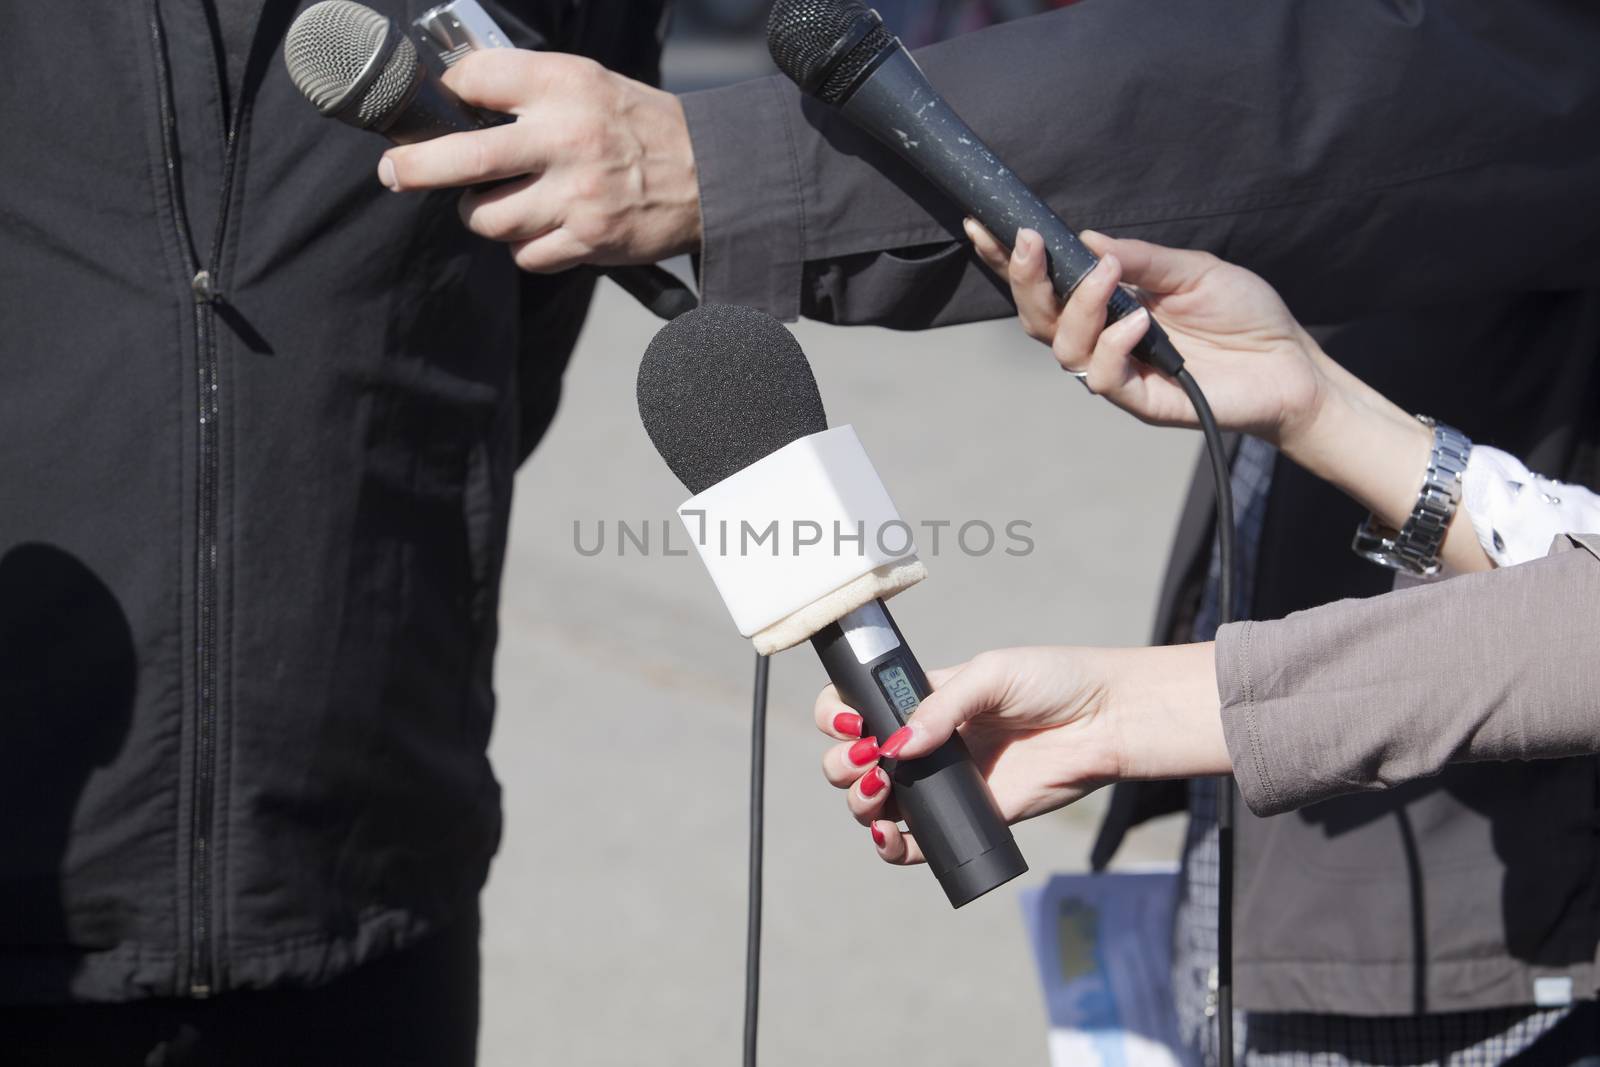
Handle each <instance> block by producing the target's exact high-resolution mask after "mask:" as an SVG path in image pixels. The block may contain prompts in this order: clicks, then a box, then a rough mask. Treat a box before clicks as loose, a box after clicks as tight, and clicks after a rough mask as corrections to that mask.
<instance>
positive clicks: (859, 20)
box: [767, 0, 894, 105]
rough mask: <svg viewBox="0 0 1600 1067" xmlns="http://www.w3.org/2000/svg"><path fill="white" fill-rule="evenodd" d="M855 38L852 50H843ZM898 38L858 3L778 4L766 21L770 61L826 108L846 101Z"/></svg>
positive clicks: (793, 0) (805, 0)
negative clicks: (871, 65) (814, 96)
mask: <svg viewBox="0 0 1600 1067" xmlns="http://www.w3.org/2000/svg"><path fill="white" fill-rule="evenodd" d="M852 36H856V37H859V39H858V40H856V41H855V43H854V44H853V45H851V46H850V47H847V48H843V49H842V50H841V47H840V46H841V45H842V44H844V43H845V42H846V41H847V39H849V38H850V37H852ZM893 43H894V36H893V35H892V34H891V33H890V32H889V31H888V30H886V29H884V27H883V23H882V21H881V20H879V18H878V17H877V15H876V14H875V13H874V12H873V11H872V9H871V8H869V7H867V5H865V4H863V3H860V2H859V0H777V2H776V3H774V4H773V5H772V13H771V14H770V15H768V17H767V51H768V52H770V53H772V62H773V63H775V64H776V65H777V67H778V69H779V70H781V71H783V73H784V74H785V75H787V76H788V78H789V80H790V81H792V82H794V83H795V84H796V85H798V86H800V87H801V88H802V89H804V90H806V91H807V92H809V93H814V94H815V95H816V97H817V98H818V99H819V100H821V101H822V102H823V103H825V104H829V105H836V104H838V103H839V102H840V101H842V100H843V99H844V97H845V95H846V94H847V93H848V92H849V90H850V87H851V86H852V85H854V84H855V82H856V79H857V78H859V77H860V76H861V73H862V71H864V70H866V68H867V66H868V64H870V63H871V62H872V61H873V60H874V59H876V58H877V57H878V56H879V55H881V54H882V53H883V51H884V49H886V48H888V47H890V46H891V45H892V44H893Z"/></svg>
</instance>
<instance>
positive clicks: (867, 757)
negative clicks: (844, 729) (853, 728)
mask: <svg viewBox="0 0 1600 1067" xmlns="http://www.w3.org/2000/svg"><path fill="white" fill-rule="evenodd" d="M845 758H846V759H848V760H849V761H850V766H852V767H870V766H871V765H872V762H873V761H874V760H876V759H877V758H878V740H877V738H874V737H863V738H862V739H861V740H859V741H857V742H856V743H855V744H853V745H851V746H850V747H849V748H847V749H845Z"/></svg>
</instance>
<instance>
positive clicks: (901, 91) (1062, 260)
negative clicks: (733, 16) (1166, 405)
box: [767, 0, 1183, 376]
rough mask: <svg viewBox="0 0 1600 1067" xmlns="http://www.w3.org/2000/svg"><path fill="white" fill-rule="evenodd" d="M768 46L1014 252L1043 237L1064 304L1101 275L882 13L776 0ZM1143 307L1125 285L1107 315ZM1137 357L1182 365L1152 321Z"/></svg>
mask: <svg viewBox="0 0 1600 1067" xmlns="http://www.w3.org/2000/svg"><path fill="white" fill-rule="evenodd" d="M767 46H768V48H769V50H770V51H771V53H772V58H773V61H774V62H775V63H776V64H777V65H778V69H779V70H781V71H783V73H784V74H786V75H787V76H788V77H789V78H790V79H791V80H792V81H794V82H795V84H797V85H798V86H799V87H800V89H801V90H802V91H803V92H805V93H807V94H809V95H812V96H815V97H816V98H817V99H819V100H821V101H822V102H823V103H825V104H828V105H830V106H832V107H836V108H838V110H839V111H840V112H841V113H843V114H844V115H845V117H847V118H848V119H850V121H851V122H853V123H855V125H856V126H858V127H860V128H861V129H862V130H864V131H865V132H867V133H869V134H871V135H872V136H873V137H875V138H876V139H877V140H878V141H880V142H882V143H883V144H884V145H885V146H886V147H887V148H889V149H890V150H891V151H893V152H894V153H895V154H896V155H898V156H899V157H900V158H901V159H904V160H905V161H906V162H907V163H909V164H911V166H912V167H914V168H916V170H917V171H918V172H919V173H920V174H922V175H923V176H924V177H925V178H927V179H928V180H929V181H930V182H932V183H933V184H934V185H935V186H936V187H937V188H938V189H939V190H940V191H941V192H942V193H944V194H945V195H946V196H947V197H949V198H950V199H951V200H953V201H954V202H955V203H957V204H958V205H960V206H961V208H962V209H963V210H964V211H966V213H967V214H969V215H971V216H972V217H973V218H975V219H977V220H978V221H979V222H980V223H982V224H983V226H984V228H985V229H987V230H988V231H989V232H990V233H992V234H994V235H995V237H996V238H998V239H999V240H1000V241H1001V242H1002V243H1003V244H1004V245H1005V246H1006V247H1008V248H1010V247H1012V246H1014V245H1015V244H1016V240H1017V231H1018V230H1019V229H1023V228H1027V229H1031V230H1035V231H1037V232H1038V233H1039V235H1040V236H1041V237H1042V238H1043V239H1044V246H1045V251H1046V253H1047V255H1048V260H1049V271H1050V280H1051V282H1052V284H1053V285H1054V287H1055V291H1056V293H1057V294H1058V295H1060V296H1061V298H1062V299H1066V298H1067V297H1068V296H1070V295H1071V293H1072V290H1073V289H1075V288H1077V286H1078V283H1079V282H1080V281H1082V280H1083V277H1084V275H1086V274H1088V273H1089V271H1091V270H1093V269H1094V265H1095V264H1096V263H1097V262H1098V260H1097V259H1096V258H1095V256H1094V253H1092V252H1090V251H1089V250H1088V249H1087V248H1086V247H1084V244H1083V242H1082V241H1080V240H1078V235H1077V234H1076V233H1074V232H1073V231H1072V229H1071V227H1069V226H1068V225H1067V224H1066V223H1065V222H1063V221H1062V220H1061V219H1060V217H1059V216H1057V215H1056V213H1055V212H1053V211H1051V210H1050V206H1049V205H1048V204H1046V203H1045V202H1044V201H1043V200H1041V199H1040V198H1039V196H1038V195H1037V194H1035V193H1034V192H1033V190H1031V189H1029V188H1028V187H1027V185H1025V184H1024V183H1023V182H1022V180H1021V179H1020V178H1018V177H1017V176H1016V174H1014V173H1013V172H1012V171H1011V169H1010V168H1009V167H1007V166H1006V165H1005V164H1004V163H1003V162H1001V161H1000V159H999V157H997V156H996V155H995V154H994V152H993V151H991V150H990V148H989V147H988V146H987V145H986V144H984V143H983V140H982V138H980V137H979V136H978V135H977V134H976V133H974V132H973V131H972V128H971V127H970V126H968V125H967V124H966V123H965V122H964V121H962V119H961V116H960V115H958V114H956V112H955V109H954V108H952V107H951V106H950V105H949V103H947V102H946V101H945V99H944V97H942V96H940V95H939V93H938V91H937V90H935V89H934V87H933V86H932V84H930V83H929V81H928V79H927V76H926V75H924V74H923V73H922V69H921V68H920V67H918V66H917V63H916V60H914V59H912V57H911V53H909V52H907V51H906V49H905V47H904V46H903V45H902V44H901V43H900V40H899V39H898V38H897V37H895V36H894V35H893V34H891V33H890V32H889V31H888V30H887V29H885V28H884V26H883V21H882V19H880V18H879V17H878V13H877V12H876V11H872V10H870V9H868V8H867V7H865V6H863V5H862V4H860V3H858V2H856V0H778V2H777V3H776V4H774V5H773V8H772V15H771V18H770V20H769V21H768V24H767ZM1138 308H1139V303H1138V301H1136V300H1135V299H1134V298H1133V297H1132V296H1131V295H1130V294H1129V293H1128V292H1127V291H1126V290H1123V289H1120V288H1119V289H1118V290H1117V291H1116V292H1115V293H1113V294H1112V297H1111V300H1110V302H1109V304H1108V309H1107V312H1108V315H1109V316H1110V318H1111V319H1113V320H1115V319H1120V318H1122V317H1124V316H1126V315H1131V314H1132V313H1133V312H1135V311H1137V310H1138ZM1134 355H1136V356H1138V357H1139V358H1140V359H1142V360H1144V361H1145V362H1146V363H1148V364H1150V365H1151V366H1152V367H1154V368H1156V369H1157V370H1159V371H1161V372H1162V373H1163V374H1167V375H1169V376H1170V375H1175V374H1177V372H1178V370H1179V368H1181V367H1182V366H1183V357H1182V356H1181V355H1179V354H1178V351H1177V349H1175V348H1173V347H1172V342H1171V340H1170V339H1169V338H1168V337H1167V335H1166V333H1165V331H1163V330H1162V329H1161V327H1160V326H1159V325H1157V324H1156V323H1155V322H1154V321H1153V320H1152V321H1151V323H1150V328H1149V330H1148V331H1146V333H1145V335H1144V337H1143V338H1142V339H1141V340H1140V341H1139V344H1138V345H1137V346H1136V347H1135V349H1134Z"/></svg>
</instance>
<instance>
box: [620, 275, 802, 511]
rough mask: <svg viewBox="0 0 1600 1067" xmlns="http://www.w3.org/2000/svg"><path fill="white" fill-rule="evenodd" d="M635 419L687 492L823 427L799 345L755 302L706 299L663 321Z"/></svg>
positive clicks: (645, 364) (645, 363)
mask: <svg viewBox="0 0 1600 1067" xmlns="http://www.w3.org/2000/svg"><path fill="white" fill-rule="evenodd" d="M638 399H639V418H640V419H642V420H643V421H644V428H645V432H646V433H648V434H649V435H650V441H651V443H652V444H654V445H655V446H656V451H657V452H660V453H661V458H662V459H664V460H666V461H667V466H668V467H670V468H672V473H673V474H676V475H677V476H678V480H679V481H681V482H682V483H683V484H684V485H685V486H686V487H687V488H688V489H689V491H690V492H691V493H699V492H701V491H703V490H705V489H707V488H709V487H711V486H713V485H715V484H716V483H717V482H720V481H722V480H723V479H724V478H726V477H728V476H729V475H732V474H736V473H738V472H739V471H741V470H743V469H744V468H746V467H748V466H750V464H752V463H754V462H755V461H756V460H758V459H761V458H763V457H764V456H767V455H770V454H771V453H773V452H776V451H777V450H778V449H780V448H782V447H783V446H784V445H786V444H788V443H789V442H791V441H796V440H799V439H800V438H802V437H808V436H810V435H811V434H814V433H820V432H821V431H823V430H826V429H827V428H828V415H827V413H826V412H825V411H824V410H823V408H822V395H821V394H820V393H818V392H817V379H816V377H815V376H813V375H812V373H811V364H810V363H809V362H808V361H807V360H806V354H805V353H804V352H802V351H801V350H800V343H799V342H798V341H796V340H795V339H794V335H793V334H791V333H790V332H789V331H788V330H787V329H786V328H785V327H784V325H783V323H781V322H779V321H778V320H777V319H775V318H773V317H772V316H770V315H765V314H763V313H761V312H759V311H757V310H755V309H754V308H747V307H737V306H734V305H731V304H706V305H702V306H701V307H698V308H696V309H694V310H693V311H690V312H687V313H685V314H683V315H680V316H678V317H677V318H676V319H673V320H672V321H671V322H669V323H667V324H666V325H665V326H663V327H662V328H661V330H660V331H659V332H658V333H657V334H656V335H655V338H654V339H653V340H651V342H650V346H649V347H648V348H646V349H645V353H644V359H643V360H642V361H641V362H640V363H639V383H638Z"/></svg>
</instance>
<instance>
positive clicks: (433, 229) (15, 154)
mask: <svg viewBox="0 0 1600 1067" xmlns="http://www.w3.org/2000/svg"><path fill="white" fill-rule="evenodd" d="M369 2H371V0H369ZM298 6H299V5H297V4H295V3H292V2H289V3H286V2H278V0H266V2H265V3H261V2H259V0H257V2H250V3H244V2H227V3H218V4H215V5H214V6H213V5H210V4H206V3H202V2H201V0H132V2H128V3H120V4H105V5H97V6H96V7H95V10H94V12H93V14H92V16H91V15H90V14H88V13H87V12H79V11H77V10H76V9H71V10H69V9H65V8H61V7H60V6H59V5H49V4H31V5H24V6H20V7H17V8H15V9H14V10H11V11H9V12H8V13H7V15H6V20H5V21H6V32H7V38H8V41H7V43H8V52H9V53H10V57H9V59H8V60H7V63H6V71H5V74H4V76H3V77H4V81H5V89H4V91H3V92H0V131H3V132H4V137H5V148H4V149H3V150H0V1001H10V1002H15V1001H25V1000H33V1001H39V1000H61V999H91V1000H121V999H130V998H138V997H145V996H153V995H203V994H205V993H207V992H219V991H224V990H231V989H241V988H260V987H266V986H273V985H283V984H314V983H317V982H320V981H322V980H325V979H327V978H329V977H331V976H333V975H335V974H337V973H339V972H341V971H343V970H345V969H347V968H349V967H352V966H354V965H357V964H359V963H361V962H362V961H363V960H366V959H369V958H371V957H374V956H376V955H378V954H380V953H383V952H386V951H388V950H391V949H394V948H396V947H398V946H403V945H406V944H408V943H409V942H411V941H413V940H415V939H416V938H418V937H420V936H421V935H423V934H425V933H427V932H428V931H430V930H432V929H434V928H436V927H438V926H440V925H442V924H445V923H448V922H449V921H451V919H452V918H453V917H454V916H457V915H460V914H463V913H464V912H466V911H468V910H469V909H471V908H472V907H473V906H474V901H475V895H476V893H477V891H478V889H479V887H480V886H481V884H482V882H483V879H484V876H485V873H486V870H487V865H488V861H489V857H490V854H491V853H492V852H493V851H494V848H495V844H496V841H497V838H498V836H499V832H500V816H499V793H498V787H497V785H496V783H495V780H494V778H493V776H492V774H491V773H490V769H489V765H488V762H487V760H486V758H485V747H486V744H487V741H488V736H489V725H490V718H491V715H492V711H493V695H492V693H491V691H490V662H491V657H492V653H493V650H494V642H495V609H496V599H497V583H498V578H499V573H500V566H501V558H502V553H503V548H504V544H505V535H506V522H507V515H508V510H509V497H510V488H511V478H512V473H513V470H514V469H515V467H516V465H517V463H518V461H519V460H520V459H521V458H522V456H524V455H525V454H526V453H527V451H528V449H529V448H531V447H532V444H533V442H534V441H535V440H537V438H538V435H539V434H540V432H541V431H542V429H543V427H544V425H545V423H546V422H547V421H548V418H549V415H550V412H551V410H552V408H553V405H554V402H555V396H556V391H557V386H558V382H559V376H560V372H561V368H562V365H563V363H564V361H565V359H566V357H567V355H568V352H569V351H570V349H571V346H572V343H573V341H574V339H575V337H576V333H577V329H578V327H579V325H580V323H581V321H582V316H583V313H584V310H585V308H586V306H587V302H588V297H589V292H590V288H591V286H592V279H590V278H589V277H587V276H584V275H581V274H572V275H565V276H559V277H555V278H532V277H528V276H525V275H522V274H520V273H519V272H517V271H516V270H515V269H514V268H513V265H512V263H511V261H510V258H509V257H508V256H507V254H506V252H505V250H504V249H503V248H501V247H499V246H496V245H492V244H489V243H487V242H484V241H480V240H478V239H476V238H474V237H472V236H471V235H470V234H468V233H467V232H466V231H465V230H464V228H463V227H462V226H461V225H460V223H459V221H458V220H457V218H456V212H455V199H456V197H455V195H454V194H453V193H438V194H430V195H401V196H396V195H392V194H390V193H388V192H386V191H385V190H384V189H383V188H382V187H381V186H380V185H379V184H378V182H377V181H376V178H375V177H374V168H375V166H376V163H377V158H378V155H379V153H380V152H381V151H382V149H383V148H384V144H383V142H382V141H381V139H379V138H377V137H375V136H373V135H371V134H367V133H363V132H360V131H357V130H353V129H349V128H347V127H344V126H341V125H339V124H337V123H335V122H332V121H327V120H324V119H321V118H319V117H318V116H317V114H316V113H315V111H314V110H313V109H312V108H311V107H310V106H309V105H308V104H307V103H306V102H305V101H304V100H303V99H302V98H301V97H300V95H299V94H298V93H297V92H296V91H295V89H294V87H293V86H292V85H291V84H290V81H289V79H288V77H287V75H286V74H285V71H284V68H283V63H282V60H281V47H282V39H283V35H284V32H285V30H286V28H287V26H288V25H289V22H290V21H291V20H292V18H293V16H294V15H295V13H296V8H297V7H298ZM374 6H377V7H379V8H381V9H384V10H385V11H387V12H388V13H390V14H393V15H396V16H398V17H406V18H409V17H411V16H414V15H415V14H417V13H420V11H421V10H422V9H423V8H425V7H427V6H429V5H428V4H426V3H422V2H420V0H413V2H405V0H389V2H381V3H376V4H375V5H374ZM489 6H490V7H491V8H492V9H493V11H494V14H495V15H496V17H497V18H499V19H500V20H501V21H502V22H503V24H504V25H505V26H506V27H507V29H508V30H510V31H511V32H512V34H513V36H514V37H516V38H517V39H518V40H519V41H521V42H524V43H527V42H531V41H532V40H533V37H532V34H533V33H534V32H537V33H539V34H540V35H542V36H543V37H544V38H545V39H546V40H548V41H549V42H550V43H551V44H552V45H553V46H555V47H560V48H563V49H567V50H572V51H583V52H587V53H588V54H591V55H594V56H596V57H597V58H600V59H601V60H603V61H609V62H611V63H612V64H613V65H615V66H618V67H620V68H621V69H623V70H625V71H626V72H627V73H630V74H633V75H635V76H641V77H646V78H649V77H653V76H654V68H655V65H656V60H657V52H658V49H659V41H658V38H657V30H658V25H659V22H660V19H659V14H660V12H659V5H649V4H645V5H641V4H639V3H636V2H634V3H628V4H626V5H622V4H620V3H618V4H609V5H608V4H605V3H602V2H600V0H594V2H590V3H586V4H585V3H571V2H567V0H547V2H536V0H530V2H527V3H521V4H502V5H496V4H490V5H489ZM646 9H651V10H646ZM214 20H216V22H217V25H218V26H219V27H220V31H221V32H220V33H215V34H214V32H213V29H212V25H213V21H214ZM217 40H221V41H222V42H223V47H222V48H220V49H219V48H218V47H217V44H216V42H217ZM230 126H231V129H232V133H231V134H230V133H229V129H230Z"/></svg>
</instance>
